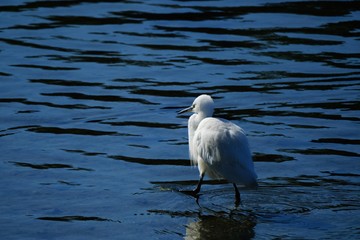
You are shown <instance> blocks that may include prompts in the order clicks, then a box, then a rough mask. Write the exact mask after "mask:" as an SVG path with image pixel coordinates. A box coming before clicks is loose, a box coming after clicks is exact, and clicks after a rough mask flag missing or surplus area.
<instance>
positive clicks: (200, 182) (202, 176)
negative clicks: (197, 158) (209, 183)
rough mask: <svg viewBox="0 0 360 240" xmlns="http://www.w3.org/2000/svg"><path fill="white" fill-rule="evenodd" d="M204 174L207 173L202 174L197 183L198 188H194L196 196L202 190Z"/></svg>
mask: <svg viewBox="0 0 360 240" xmlns="http://www.w3.org/2000/svg"><path fill="white" fill-rule="evenodd" d="M204 175H205V174H204V173H203V174H201V175H200V179H199V182H198V185H197V186H196V188H195V189H194V190H193V192H194V196H196V195H198V193H199V192H200V189H201V184H202V182H203V179H204Z"/></svg>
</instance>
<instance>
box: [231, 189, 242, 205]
mask: <svg viewBox="0 0 360 240" xmlns="http://www.w3.org/2000/svg"><path fill="white" fill-rule="evenodd" d="M233 186H234V189H235V205H236V207H237V206H239V205H240V203H241V198H240V192H239V189H238V188H237V186H236V184H235V183H233Z"/></svg>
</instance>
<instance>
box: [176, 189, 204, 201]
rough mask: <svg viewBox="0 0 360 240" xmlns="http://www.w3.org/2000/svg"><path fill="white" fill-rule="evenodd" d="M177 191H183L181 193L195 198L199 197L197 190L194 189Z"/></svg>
mask: <svg viewBox="0 0 360 240" xmlns="http://www.w3.org/2000/svg"><path fill="white" fill-rule="evenodd" d="M179 192H181V193H183V194H186V195H189V196H192V197H194V198H196V199H198V198H199V197H200V194H199V192H198V191H195V190H179Z"/></svg>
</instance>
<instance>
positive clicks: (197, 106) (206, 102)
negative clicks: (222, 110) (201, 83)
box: [178, 94, 214, 117]
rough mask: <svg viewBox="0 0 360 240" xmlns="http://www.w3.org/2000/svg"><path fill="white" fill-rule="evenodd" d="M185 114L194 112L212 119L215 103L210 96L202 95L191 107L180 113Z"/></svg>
mask: <svg viewBox="0 0 360 240" xmlns="http://www.w3.org/2000/svg"><path fill="white" fill-rule="evenodd" d="M185 112H194V113H198V114H202V115H204V116H206V117H211V116H212V115H213V113H214V101H213V100H212V98H211V97H210V96H209V95H206V94H202V95H200V96H198V97H197V98H196V99H195V100H194V102H193V104H192V105H191V106H190V107H188V108H185V109H183V110H181V111H179V112H178V113H179V114H181V113H185Z"/></svg>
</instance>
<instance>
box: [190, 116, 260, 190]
mask: <svg viewBox="0 0 360 240" xmlns="http://www.w3.org/2000/svg"><path fill="white" fill-rule="evenodd" d="M203 121H204V122H203ZM203 121H202V122H201V123H200V124H199V127H198V129H197V131H196V133H195V139H194V140H195V142H196V152H197V154H198V157H199V158H201V160H203V161H204V162H205V163H206V164H207V166H208V169H209V170H210V171H211V172H212V173H210V176H211V175H215V176H222V177H223V178H225V179H227V180H228V181H230V182H235V183H244V184H250V183H249V182H251V181H253V180H254V178H255V179H256V174H255V171H254V165H253V162H252V159H251V153H250V149H249V145H248V141H247V138H246V135H245V133H244V131H243V130H242V129H241V128H240V127H239V126H237V125H235V124H233V123H231V122H229V121H227V120H222V119H216V118H206V119H204V120H203Z"/></svg>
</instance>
